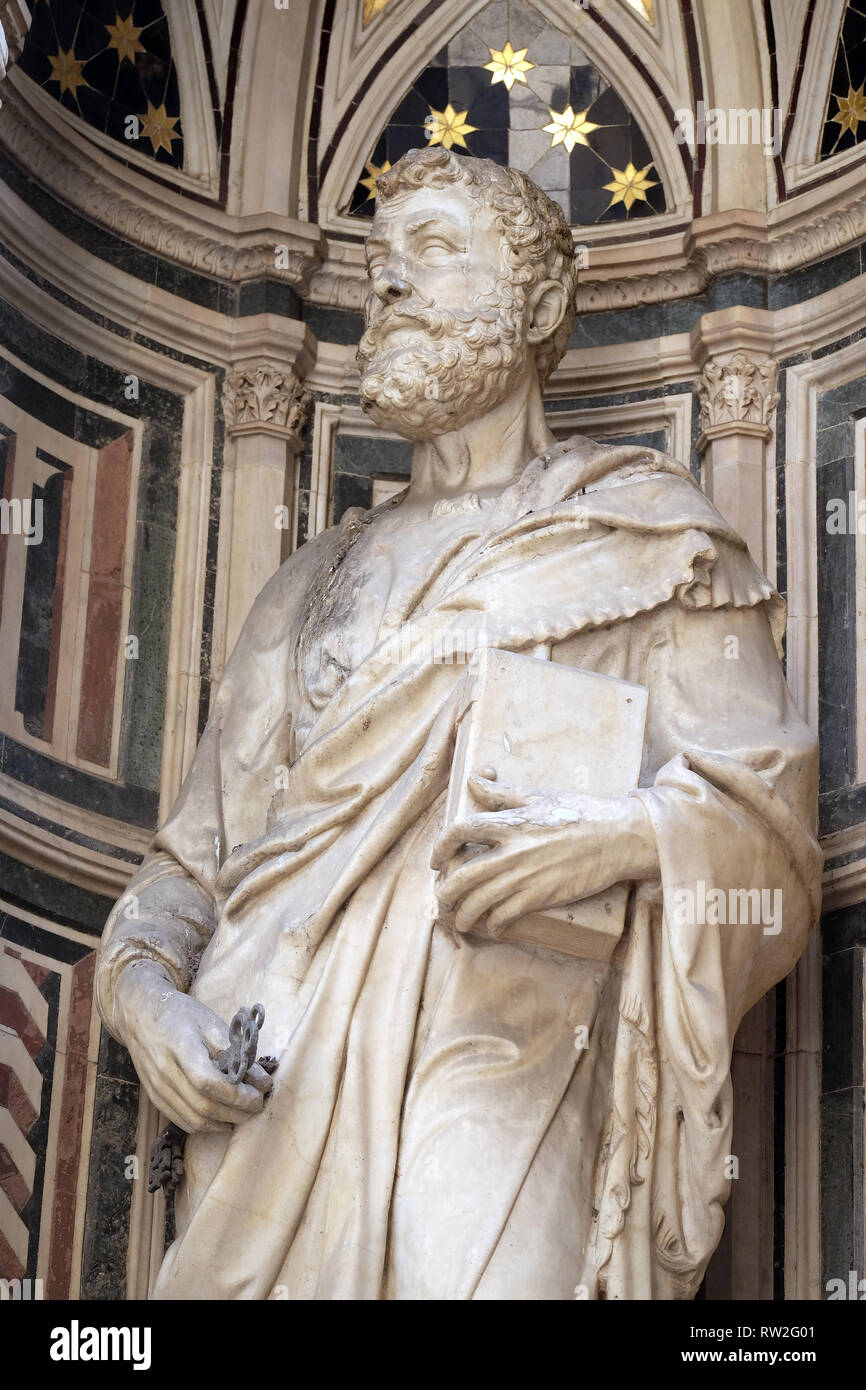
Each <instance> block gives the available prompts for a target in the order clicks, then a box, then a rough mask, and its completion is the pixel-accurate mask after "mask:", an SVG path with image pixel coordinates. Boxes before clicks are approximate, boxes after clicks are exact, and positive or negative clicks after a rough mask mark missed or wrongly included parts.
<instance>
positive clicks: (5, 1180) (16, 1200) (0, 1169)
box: [0, 1144, 30, 1211]
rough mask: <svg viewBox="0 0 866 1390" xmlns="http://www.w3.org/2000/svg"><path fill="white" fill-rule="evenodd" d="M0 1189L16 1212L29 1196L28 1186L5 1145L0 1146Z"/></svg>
mask: <svg viewBox="0 0 866 1390" xmlns="http://www.w3.org/2000/svg"><path fill="white" fill-rule="evenodd" d="M0 1187H2V1189H3V1191H4V1192H5V1193H6V1196H7V1197H8V1198H9V1201H10V1202H11V1203H12V1205H13V1207H14V1208H15V1210H16V1211H20V1210H21V1208H22V1207H23V1206H24V1204H25V1202H26V1201H27V1199H28V1197H29V1196H30V1186H29V1184H28V1183H27V1181H26V1180H25V1178H24V1177H23V1175H22V1174H21V1173H20V1172H19V1170H18V1166H17V1164H16V1163H15V1160H14V1159H13V1157H12V1155H11V1154H10V1152H9V1150H8V1149H7V1147H6V1145H5V1144H0Z"/></svg>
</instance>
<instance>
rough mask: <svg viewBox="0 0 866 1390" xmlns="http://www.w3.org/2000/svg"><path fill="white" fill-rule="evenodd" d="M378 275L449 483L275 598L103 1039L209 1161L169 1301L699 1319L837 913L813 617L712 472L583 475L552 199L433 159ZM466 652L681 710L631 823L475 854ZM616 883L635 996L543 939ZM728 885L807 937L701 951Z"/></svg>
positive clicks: (407, 411)
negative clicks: (457, 1304)
mask: <svg viewBox="0 0 866 1390" xmlns="http://www.w3.org/2000/svg"><path fill="white" fill-rule="evenodd" d="M367 257H368V268H369V275H370V280H371V293H370V296H369V299H368V301H367V306H366V321H367V328H366V332H365V334H364V336H363V339H362V341H361V344H360V349H359V353H358V360H359V364H360V368H361V382H360V396H361V402H362V405H363V406H364V409H365V410H366V411H367V412H368V413H369V415H370V416H371V417H372V419H373V420H374V421H376V422H377V423H379V424H380V425H382V426H384V427H387V428H388V429H389V430H396V431H398V432H399V433H400V434H402V435H404V436H406V437H408V438H410V439H412V440H413V441H415V448H414V453H413V460H412V470H411V481H410V483H409V486H408V487H407V488H406V490H405V491H404V492H402V493H400V494H399V495H398V496H396V497H393V498H391V499H389V500H388V501H387V502H385V503H383V504H382V505H381V506H378V507H374V508H373V509H372V510H371V511H368V512H360V511H358V510H357V509H355V510H353V511H352V512H350V513H348V514H347V515H346V516H344V517H343V518H342V521H341V522H340V524H338V525H336V526H333V527H331V529H330V530H328V531H326V532H325V533H324V534H323V535H320V536H318V537H316V538H315V539H314V540H311V541H310V542H308V543H307V544H305V545H304V546H303V547H302V548H301V549H300V550H299V551H298V552H297V553H296V554H295V555H293V556H292V557H291V559H289V560H288V561H287V562H286V564H285V565H283V567H282V568H281V569H280V570H279V572H278V573H277V574H276V575H275V576H274V577H273V579H272V580H271V581H270V582H269V583H268V585H267V586H266V588H265V589H264V591H263V592H262V594H261V595H260V597H259V598H258V600H257V602H256V603H255V605H254V607H253V609H252V612H251V613H250V616H249V618H248V620H247V622H246V625H245V627H244V629H243V632H242V635H241V637H240V639H239V641H238V644H237V648H236V650H235V651H234V654H233V655H232V657H231V660H230V662H229V663H228V666H227V668H226V672H225V676H224V678H223V681H222V685H221V688H220V690H219V694H218V696H217V698H216V700H215V702H214V706H213V711H212V713H211V717H210V720H209V722H208V725H207V728H206V730H205V733H204V735H203V737H202V740H201V744H200V746H199V748H198V752H197V755H196V758H195V762H194V764H193V766H192V769H191V771H190V773H189V776H188V777H187V779H186V782H185V784H184V786H183V789H182V791H181V793H180V795H179V797H178V800H177V803H176V805H175V807H174V810H173V811H172V814H171V816H170V817H169V819H168V821H167V822H166V824H165V825H164V826H163V828H162V829H161V830H160V832H159V833H158V835H157V836H156V839H155V841H154V844H153V848H152V850H151V852H150V854H149V856H148V858H147V860H146V861H145V864H144V865H143V867H142V869H141V870H140V872H139V873H138V874H137V875H136V877H135V879H134V880H133V881H132V883H131V885H130V888H129V890H128V892H127V894H125V895H124V898H123V899H122V900H121V903H120V904H119V905H118V907H117V908H116V909H115V912H114V914H113V916H112V919H111V921H110V923H109V926H108V929H107V931H106V934H105V940H104V944H103V947H102V950H101V955H100V961H99V966H98V980H97V990H98V1000H99V1007H100V1010H101V1013H102V1017H103V1019H104V1021H105V1024H106V1026H107V1027H108V1028H109V1029H110V1030H111V1032H112V1033H113V1034H114V1035H115V1037H117V1038H118V1039H119V1040H120V1041H121V1042H122V1043H124V1044H125V1045H126V1047H127V1048H128V1049H129V1051H130V1053H131V1055H132V1059H133V1061H134V1063H135V1066H136V1068H137V1070H138V1073H139V1076H140V1077H141V1080H142V1083H143V1085H144V1087H145V1089H146V1091H147V1093H148V1095H149V1096H150V1098H151V1100H152V1101H153V1102H154V1104H155V1105H157V1106H158V1107H159V1109H160V1110H161V1111H162V1112H163V1113H164V1115H165V1116H167V1117H168V1118H169V1120H171V1121H173V1122H174V1123H176V1124H177V1125H179V1126H180V1127H181V1128H182V1129H183V1130H185V1131H186V1132H187V1135H188V1137H187V1139H186V1144H185V1152H184V1168H185V1173H184V1178H183V1182H182V1184H181V1186H180V1188H179V1189H178V1192H177V1196H176V1229H177V1234H176V1238H175V1240H174V1242H173V1244H172V1245H171V1246H170V1248H169V1249H168V1251H167V1254H166V1256H165V1259H164V1263H163V1265H162V1268H161V1272H160V1274H159V1277H158V1280H157V1284H156V1293H155V1296H156V1297H157V1298H163V1299H172V1298H181V1299H211V1298H230V1299H268V1298H290V1299H323V1300H327V1299H383V1300H403V1299H415V1300H418V1299H458V1300H459V1299H493V1300H500V1299H508V1300H510V1299H519V1300H528V1299H539V1300H541V1299H572V1298H574V1297H575V1296H577V1297H588V1298H608V1299H682V1298H690V1297H692V1296H693V1295H694V1294H695V1292H696V1290H697V1288H698V1286H699V1284H700V1281H701V1278H702V1275H703V1272H704V1269H705V1267H706V1264H707V1261H708V1260H709V1257H710V1255H711V1254H712V1252H713V1250H714V1248H715V1246H716V1244H717V1243H718V1240H719V1236H720V1233H721V1230H722V1225H723V1206H724V1203H725V1201H726V1198H727V1195H728V1192H729V1186H730V1184H729V1178H728V1173H729V1166H728V1162H727V1160H728V1157H729V1155H730V1150H731V1123H732V1110H731V1105H732V1102H731V1082H730V1060H731V1048H732V1040H733V1037H734V1033H735V1030H736V1028H737V1026H738V1024H739V1021H740V1019H741V1018H742V1017H743V1015H744V1014H745V1012H746V1011H747V1010H748V1009H749V1008H750V1007H751V1006H752V1005H753V1004H754V1003H755V1002H756V1001H757V1000H758V999H759V998H760V997H761V995H762V994H764V993H765V992H766V991H767V990H768V989H769V988H770V987H771V986H772V985H773V984H775V983H776V982H777V981H778V980H779V979H781V978H782V977H783V976H784V975H785V974H786V973H787V972H788V971H789V970H790V969H791V967H792V966H793V965H794V963H795V961H796V960H797V957H798V956H799V954H800V952H801V951H802V949H803V946H804V944H805V941H806V938H807V936H808V933H809V931H810V928H811V927H812V925H813V924H814V922H815V921H816V918H817V915H818V912H819V906H820V886H819V885H820V867H821V855H820V851H819V848H818V845H817V843H816V840H815V809H816V799H817V792H816V779H817V758H816V745H815V739H814V737H813V736H812V734H811V732H810V731H809V729H808V728H807V727H806V726H805V724H804V723H803V722H802V720H801V719H800V717H799V715H798V714H797V712H796V710H795V708H794V706H793V704H792V701H791V698H790V695H789V692H788V689H787V686H786V683H785V679H784V676H783V673H782V669H781V666H780V662H779V656H778V650H779V643H780V641H781V636H782V630H783V623H784V610H783V605H782V602H781V600H780V599H779V597H778V595H777V594H775V593H774V591H773V589H772V587H771V585H770V584H769V583H768V582H767V580H766V579H765V578H764V576H763V575H762V574H761V573H760V571H759V570H758V569H757V568H756V567H755V565H754V563H753V562H752V560H751V559H750V558H749V555H748V553H747V551H746V548H745V545H744V543H743V541H742V540H741V539H740V537H739V536H738V535H737V534H736V532H735V531H733V530H732V528H731V526H729V525H728V523H727V522H726V521H725V520H724V518H723V517H722V516H721V515H720V514H719V513H718V512H717V511H716V510H715V508H714V507H713V506H712V505H711V504H710V503H709V502H708V501H707V499H706V498H705V497H704V496H703V494H702V492H701V490H700V488H699V487H698V485H697V484H696V482H695V480H694V479H693V477H692V476H691V474H690V472H689V471H688V469H687V468H685V467H683V466H682V465H681V464H680V463H678V462H676V461H675V460H673V459H671V458H668V457H666V456H665V455H664V454H662V453H660V452H657V451H656V450H653V449H649V448H644V447H637V446H617V447H607V446H600V445H597V444H595V443H593V442H592V441H591V440H589V439H586V438H583V437H581V436H577V437H574V438H571V439H569V440H568V441H567V442H565V443H556V442H555V441H554V439H553V436H552V435H551V433H550V431H549V429H548V427H547V424H546V422H545V417H544V412H543V409H542V388H543V387H544V383H545V381H546V380H547V378H548V376H549V375H550V373H551V372H552V371H553V369H554V368H555V367H556V365H557V363H558V362H559V360H560V358H561V357H562V355H563V353H564V352H565V349H566V344H567V342H568V339H569V335H570V332H571V329H572V326H573V322H574V314H575V307H574V306H575V288H576V272H575V262H574V248H573V242H572V237H571V234H570V231H569V228H568V226H567V225H566V222H565V220H564V218H563V216H562V213H561V211H560V209H559V208H558V207H557V206H556V205H555V204H554V203H553V202H552V201H551V200H550V199H548V198H547V197H546V196H545V194H544V193H542V192H541V191H540V190H539V189H538V188H537V187H536V186H535V185H534V184H533V183H532V182H531V180H530V179H528V178H527V177H526V176H525V175H524V174H521V173H519V172H517V171H515V170H513V169H506V168H502V167H499V166H497V165H495V164H493V163H491V162H489V161H486V160H483V159H473V158H461V157H458V156H457V155H455V154H454V153H452V152H451V151H447V150H443V149H441V148H431V149H427V150H423V151H417V150H415V151H410V153H409V154H407V155H406V156H404V158H402V159H401V160H400V161H399V163H397V164H396V165H395V166H394V168H393V169H391V170H390V171H389V172H388V173H386V174H384V175H383V176H382V177H381V178H380V179H379V183H378V189H377V202H376V214H375V218H374V221H373V226H372V231H371V235H370V238H369V241H368V243H367ZM443 632H445V633H446V634H451V635H453V634H455V633H459V634H460V641H461V642H463V643H464V644H465V646H466V650H469V648H471V647H472V646H473V644H476V645H482V646H485V647H487V648H489V649H492V650H493V651H494V652H497V653H499V654H508V655H509V659H510V660H512V661H513V660H514V659H515V657H514V655H513V654H516V655H518V656H519V655H521V654H522V655H523V657H524V658H527V659H528V658H530V657H534V658H536V659H542V660H544V659H547V660H549V661H552V662H554V663H559V664H560V665H561V666H565V667H571V668H575V669H576V670H577V671H579V672H590V673H595V675H596V676H602V677H605V678H608V679H610V678H612V679H613V680H614V681H619V682H626V681H627V682H631V683H633V684H634V685H637V686H640V687H642V688H643V690H645V691H646V692H647V696H646V699H647V704H646V730H645V736H644V742H643V752H642V761H641V762H640V774H639V777H637V776H636V777H635V781H634V785H633V786H632V787H631V788H630V790H629V791H628V792H627V793H626V794H623V795H618V796H606V795H604V796H602V795H595V794H594V793H593V789H592V788H591V787H590V788H588V789H587V790H585V791H581V790H576V791H575V792H573V793H571V794H566V793H565V792H562V791H556V790H553V791H551V790H550V788H549V787H545V786H538V785H534V784H529V780H528V781H527V784H526V785H523V786H514V785H511V786H503V785H501V784H500V783H499V782H497V781H496V780H495V775H496V769H495V768H493V767H481V768H477V767H476V768H475V769H474V772H475V774H476V775H475V776H474V777H473V778H472V779H471V786H470V791H471V795H472V798H473V804H472V810H471V813H465V814H463V815H462V816H461V817H458V818H457V819H456V820H454V819H449V818H448V815H447V814H446V802H447V800H448V795H449V790H448V788H449V778H450V777H451V773H452V765H453V764H454V763H455V733H456V729H457V722H458V718H459V715H460V711H461V708H464V707H465V701H464V704H463V705H461V699H462V698H463V697H462V695H461V692H462V691H465V686H464V684H463V682H464V681H465V679H466V676H467V671H468V669H469V668H468V666H467V664H466V663H462V662H461V661H459V660H436V659H435V640H434V639H435V638H436V636H437V634H438V635H441V634H442V633H443ZM431 651H432V652H434V656H433V658H432V659H431ZM734 652H735V653H736V656H737V659H733V660H732V659H731V656H732V653H734ZM532 669H533V670H534V669H535V667H534V666H533V667H532ZM560 674H561V673H560ZM558 678H559V676H558ZM568 678H569V679H576V678H577V677H576V676H575V675H574V672H570V673H569V676H568ZM512 694H513V696H514V699H515V701H517V702H519V701H520V700H521V699H522V700H523V701H524V706H528V705H530V704H531V703H532V701H531V696H529V695H527V694H526V692H521V690H520V689H515V690H514V691H513V692H512ZM579 713H580V711H579V709H578V707H577V706H575V709H574V720H575V723H574V730H575V732H574V734H573V735H572V736H569V734H568V730H569V728H570V727H571V726H570V724H569V719H570V717H571V716H570V713H569V710H568V709H563V708H558V709H557V725H558V728H559V731H558V732H557V734H556V738H557V739H558V740H560V742H559V743H558V744H557V756H558V757H560V758H561V760H562V762H563V763H567V762H568V760H569V759H572V760H574V761H579V760H580V758H581V756H582V755H583V750H582V749H581V747H579V746H578V736H577V733H576V730H577V728H578V723H579V720H578V715H579ZM527 714H528V716H530V715H531V716H532V717H536V718H539V719H541V718H543V717H544V715H543V711H542V710H540V709H537V710H532V709H528V710H527ZM560 726H564V727H565V734H563V732H562V727H560ZM493 732H494V734H496V733H497V731H496V730H494V731H493ZM551 737H553V734H551ZM586 737H587V736H586V734H585V733H584V734H582V735H581V738H583V739H586ZM607 738H608V733H607V731H606V728H605V726H604V725H603V724H599V725H598V727H597V729H595V730H594V731H592V732H591V733H590V735H589V741H590V742H592V740H595V741H597V742H598V747H597V748H596V750H595V751H596V752H597V753H599V754H600V756H601V757H602V759H603V758H604V757H606V756H607V753H608V747H607V743H606V742H605V740H606V739H607ZM281 770H282V772H283V775H282V776H281V775H280V773H281ZM467 846H468V847H470V848H469V849H467V848H466V847H467ZM472 847H474V852H473V849H472ZM615 885H624V886H625V887H624V889H623V901H627V906H626V908H625V910H624V911H625V916H624V926H623V929H622V932H621V935H620V936H619V938H618V940H617V941H616V944H615V949H614V950H613V952H612V954H611V955H610V956H609V958H608V959H602V958H600V957H599V956H598V955H595V956H594V955H593V953H592V952H589V953H587V954H581V952H580V951H579V950H578V951H571V950H569V949H553V948H551V947H549V946H545V945H544V944H531V943H530V944H527V942H526V941H522V940H520V939H515V938H514V937H509V936H507V935H505V934H504V933H505V930H506V928H508V927H509V925H511V926H514V925H515V924H517V925H518V926H519V924H520V922H521V920H522V919H523V918H525V917H526V916H527V915H528V914H531V913H538V912H542V913H543V912H547V911H551V910H553V909H556V908H558V907H562V906H564V905H568V904H577V905H578V908H579V906H580V904H581V903H582V902H585V901H588V900H589V899H591V898H593V897H594V896H596V895H599V894H601V893H604V892H605V891H606V890H608V889H611V888H612V887H613V886H615ZM689 885H691V888H692V890H694V889H695V885H704V886H706V885H710V886H712V890H713V893H714V894H715V895H716V898H718V897H719V896H720V895H721V896H724V895H725V894H731V893H739V892H741V891H742V890H747V891H748V893H752V892H753V891H754V890H755V889H756V888H759V889H760V890H761V892H762V893H765V892H766V893H772V894H773V902H774V903H775V902H781V903H783V905H784V911H783V913H782V915H781V918H780V919H779V920H777V917H776V916H774V918H773V919H772V920H773V925H772V926H769V925H768V919H766V918H764V917H763V916H761V917H759V918H758V919H757V920H755V921H751V922H749V921H747V922H733V923H732V922H729V921H727V919H726V917H725V914H724V913H721V914H720V913H719V912H718V911H715V912H714V911H712V910H706V911H701V912H691V913H689V912H684V911H683V910H682V899H683V893H684V892H686V891H687V890H688V888H689ZM779 895H781V897H780V896H779ZM132 900H134V903H135V911H134V912H130V911H128V910H127V909H128V907H129V903H130V901H132ZM516 937H518V938H519V932H517V933H516ZM567 945H568V942H567V941H566V947H567ZM254 1001H256V1002H261V1004H262V1005H263V1006H264V1011H265V1022H264V1026H263V1032H262V1040H261V1041H262V1047H263V1049H264V1050H265V1051H266V1052H268V1053H271V1054H273V1055H274V1056H275V1058H276V1069H275V1071H274V1073H273V1076H272V1078H270V1079H269V1078H268V1077H267V1076H266V1075H265V1073H264V1071H263V1070H262V1068H261V1067H260V1066H259V1065H258V1064H255V1065H251V1066H250V1067H249V1070H248V1071H247V1073H246V1078H245V1080H242V1081H240V1082H239V1083H238V1084H237V1085H234V1084H232V1083H231V1082H230V1081H229V1079H228V1078H227V1077H226V1076H225V1075H223V1073H222V1072H221V1071H220V1070H219V1069H218V1067H217V1066H216V1065H215V1060H214V1059H215V1058H216V1057H217V1055H218V1053H219V1051H220V1049H222V1048H225V1047H226V1044H227V1042H228V1027H227V1025H228V1021H229V1020H230V1019H231V1017H232V1015H233V1014H234V1013H235V1011H236V1009H237V1008H238V1006H239V1005H241V1004H245V1005H251V1004H252V1003H253V1002H254Z"/></svg>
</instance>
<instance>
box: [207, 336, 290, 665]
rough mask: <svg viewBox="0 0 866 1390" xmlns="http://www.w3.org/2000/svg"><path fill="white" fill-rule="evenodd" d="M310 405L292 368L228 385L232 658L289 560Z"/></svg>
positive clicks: (248, 370) (258, 370) (240, 374)
mask: <svg viewBox="0 0 866 1390" xmlns="http://www.w3.org/2000/svg"><path fill="white" fill-rule="evenodd" d="M309 403H310V397H309V393H308V392H307V391H306V390H305V389H304V387H303V386H302V384H301V382H300V380H299V378H298V377H297V375H296V374H295V372H294V371H293V369H292V368H291V367H288V368H285V367H277V366H274V365H273V363H271V362H265V361H257V362H253V363H250V364H249V365H246V366H241V367H237V368H235V370H234V371H231V372H229V374H228V376H227V377H226V379H225V383H224V385H223V413H224V415H225V422H226V434H227V441H231V442H232V443H233V445H234V468H233V485H232V491H231V509H230V517H231V523H230V524H231V541H230V551H229V563H228V603H227V616H226V655H228V654H229V653H230V652H231V649H232V648H233V647H234V644H235V642H236V641H237V637H238V634H239V633H240V630H241V626H242V624H243V621H244V619H245V618H246V616H247V613H248V612H249V610H250V608H251V607H252V603H253V600H254V599H255V597H256V595H257V594H258V593H259V592H260V590H261V589H262V588H263V587H264V585H265V584H266V583H267V581H268V580H269V579H270V577H271V575H272V574H273V573H274V572H275V571H276V570H277V569H278V568H279V566H280V564H281V563H282V560H283V558H284V555H283V544H284V541H285V538H286V536H287V530H286V526H285V524H283V523H284V522H285V520H286V518H287V517H288V518H289V520H290V521H291V520H292V519H293V492H294V488H293V482H294V468H293V466H292V465H293V463H294V459H295V457H296V455H297V454H298V453H299V452H300V449H301V433H302V431H303V428H304V421H305V419H306V413H307V409H308V407H309ZM284 509H287V510H284Z"/></svg>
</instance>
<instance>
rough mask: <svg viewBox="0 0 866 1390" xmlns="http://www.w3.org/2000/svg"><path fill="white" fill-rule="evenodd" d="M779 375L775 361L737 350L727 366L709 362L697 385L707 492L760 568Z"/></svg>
mask: <svg viewBox="0 0 866 1390" xmlns="http://www.w3.org/2000/svg"><path fill="white" fill-rule="evenodd" d="M776 374H777V364H776V363H775V362H774V361H773V360H772V359H771V358H764V359H762V360H755V359H753V358H751V357H749V356H747V355H746V353H744V352H737V353H735V354H734V356H733V357H731V358H730V360H729V361H727V362H724V363H721V362H718V361H710V362H707V363H706V365H705V367H704V369H703V372H702V374H701V376H700V377H699V378H698V380H697V382H696V386H697V390H698V394H699V397H700V401H701V418H700V423H701V436H700V439H699V440H698V451H699V452H700V453H701V454H702V455H703V458H704V470H705V472H704V490H705V491H706V493H707V496H708V497H710V498H711V499H712V501H713V502H714V503H715V504H716V506H717V507H718V509H719V511H720V512H721V513H722V516H724V517H725V518H726V519H727V520H728V521H730V523H731V525H732V526H735V527H736V529H737V530H738V531H739V532H740V534H741V535H742V536H743V538H744V540H745V541H746V542H747V544H748V547H749V551H750V552H751V555H752V557H753V559H754V560H755V561H756V563H757V564H758V565H759V566H760V568H761V569H765V568H766V566H767V560H768V556H767V545H766V517H767V506H766V492H767V484H766V470H765V463H764V457H765V452H766V445H767V442H768V440H769V439H770V438H771V436H772V432H773V431H772V418H773V411H774V410H775V408H776V404H777V402H778V400H779V395H778V392H777V391H776Z"/></svg>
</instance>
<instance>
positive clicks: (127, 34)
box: [105, 10, 145, 63]
mask: <svg viewBox="0 0 866 1390" xmlns="http://www.w3.org/2000/svg"><path fill="white" fill-rule="evenodd" d="M114 18H115V20H116V23H114V24H106V26H105V27H106V29H107V30H108V32H109V34H110V35H111V41H110V43H109V45H108V47H109V48H116V49H117V61H118V62H119V63H122V62H123V60H124V58H128V59H129V61H130V63H131V62H132V60H133V58H134V56H135V54H136V53H144V51H145V49H144V45H143V44H141V43H139V41H138V40H139V38H140V36H141V29H136V27H135V25H134V24H133V22H132V14H131V13H130V14H128V15H127V16H126V19H121V18H120V15H119V14H118V13H117V11H116V10H115V13H114Z"/></svg>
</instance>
